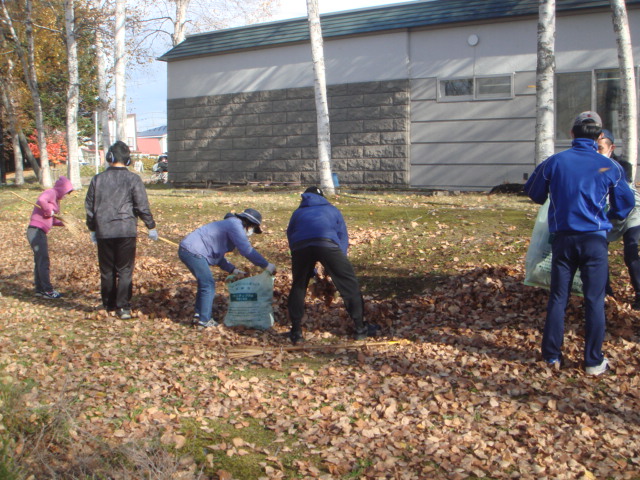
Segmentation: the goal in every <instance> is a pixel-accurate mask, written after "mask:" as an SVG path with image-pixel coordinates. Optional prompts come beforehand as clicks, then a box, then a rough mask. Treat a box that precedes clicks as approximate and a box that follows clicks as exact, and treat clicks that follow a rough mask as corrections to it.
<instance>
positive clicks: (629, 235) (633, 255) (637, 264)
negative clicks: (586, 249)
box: [598, 129, 640, 310]
mask: <svg viewBox="0 0 640 480" xmlns="http://www.w3.org/2000/svg"><path fill="white" fill-rule="evenodd" d="M615 148H616V146H615V138H614V136H613V133H611V131H609V130H606V129H603V130H602V137H601V138H600V139H599V140H598V152H600V153H601V154H602V155H604V156H605V157H607V158H611V159H612V160H615V161H616V162H618V163H619V164H620V165H621V166H622V169H623V170H624V172H625V177H626V181H627V182H628V183H629V186H630V187H631V189H632V190H633V193H634V195H635V205H636V206H634V208H633V210H631V213H630V214H629V215H628V216H627V218H625V219H624V220H615V219H612V221H611V223H612V225H613V228H612V229H611V230H610V231H609V233H608V234H607V240H608V241H609V242H615V241H616V240H619V239H620V237H622V242H623V245H624V250H623V252H624V254H623V255H624V256H623V258H624V264H625V265H626V266H627V270H628V272H629V277H630V279H631V286H632V287H633V291H634V293H635V297H634V302H633V304H632V308H633V309H634V310H640V256H639V255H638V245H639V243H640V193H638V190H637V189H636V188H635V186H634V184H633V179H632V178H631V175H632V173H631V172H632V171H633V169H632V166H631V164H630V163H629V162H627V161H625V160H622V159H621V158H620V157H618V156H617V155H616V154H615V153H614V152H615ZM607 293H608V294H610V295H613V291H612V290H611V286H610V285H609V283H608V282H607Z"/></svg>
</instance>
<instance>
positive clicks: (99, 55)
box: [92, 0, 111, 151]
mask: <svg viewBox="0 0 640 480" xmlns="http://www.w3.org/2000/svg"><path fill="white" fill-rule="evenodd" d="M101 3H102V2H101V0H92V7H93V10H94V15H95V16H96V18H98V17H99V16H100V12H102V10H103V6H102V4H101ZM95 47H96V77H97V82H98V97H99V100H98V123H99V124H100V131H101V136H102V148H103V149H104V150H105V151H106V149H107V148H109V144H110V143H111V137H110V134H109V92H108V89H107V74H108V71H109V68H108V67H107V59H106V54H105V42H104V33H103V31H102V28H101V25H96V29H95ZM99 145H100V140H99V139H97V138H96V148H98V147H99Z"/></svg>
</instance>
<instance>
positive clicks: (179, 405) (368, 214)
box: [0, 185, 621, 479]
mask: <svg viewBox="0 0 640 480" xmlns="http://www.w3.org/2000/svg"><path fill="white" fill-rule="evenodd" d="M11 188H15V189H16V190H17V191H20V193H21V194H23V196H26V197H28V198H33V199H35V198H36V197H37V195H38V193H39V192H40V189H39V187H37V186H34V185H28V186H25V187H20V188H17V187H9V188H7V189H0V205H2V206H1V207H0V215H1V216H2V218H3V219H4V220H12V221H15V219H20V220H21V221H22V220H24V222H23V223H26V218H27V217H28V212H29V211H30V209H29V207H27V206H25V205H24V204H23V202H21V201H19V200H17V199H16V198H15V197H13V196H12V195H11V194H9V193H8V192H7V191H6V190H8V189H11ZM300 191H302V189H301V188H298V189H293V190H292V189H277V190H267V189H249V188H237V187H228V188H225V189H220V190H176V189H173V188H172V187H171V186H170V185H149V186H148V188H147V192H148V196H149V199H150V203H151V206H152V211H153V213H154V216H155V218H156V220H157V222H158V230H159V232H160V235H162V236H164V237H166V238H169V239H171V240H173V241H176V242H177V241H179V240H180V239H181V238H182V237H183V236H184V235H186V234H188V233H189V232H191V231H192V230H193V229H195V228H197V227H199V226H201V225H203V224H204V223H207V222H209V221H214V220H218V219H221V218H222V217H223V216H224V214H225V213H226V212H229V211H233V210H235V211H241V210H243V209H244V208H247V207H253V208H257V209H258V210H260V212H261V213H262V215H263V217H264V219H265V226H266V228H265V234H264V235H256V236H254V237H252V239H251V240H252V244H253V245H254V247H255V248H256V249H257V250H258V251H260V252H261V253H262V254H263V255H264V256H265V257H266V258H267V259H269V260H271V261H274V263H276V264H277V265H278V266H279V267H280V268H281V269H288V268H290V256H289V251H288V246H287V243H286V234H285V232H286V227H287V223H288V220H289V217H290V215H291V213H292V212H293V210H294V209H295V208H296V207H297V205H298V203H299V199H300V197H299V193H300ZM83 201H84V192H79V194H77V195H76V196H74V197H72V198H69V199H65V200H64V201H63V202H64V203H63V209H64V212H65V213H68V214H71V215H74V216H75V217H77V218H79V219H81V218H83V215H84V214H83ZM331 201H332V202H333V203H334V204H335V205H336V206H337V207H339V208H340V209H341V211H342V213H343V215H344V217H345V220H346V223H347V226H348V227H349V231H350V234H351V241H352V245H351V247H350V252H349V256H350V259H351V261H352V262H353V264H354V267H355V269H356V273H357V275H358V278H359V280H360V282H361V286H362V289H363V291H364V293H365V294H366V295H367V296H372V297H374V298H377V299H384V300H392V301H397V302H401V301H402V300H403V299H407V298H409V297H411V296H413V295H416V294H422V293H423V292H429V291H430V290H433V289H435V288H436V287H438V286H440V285H442V284H443V282H444V281H445V280H446V279H447V278H448V277H452V276H458V275H460V272H461V271H464V270H465V269H470V268H473V267H475V266H479V265H482V264H485V263H487V264H500V265H516V264H519V263H522V261H523V257H524V255H525V253H526V248H527V243H528V242H527V239H528V237H529V236H530V233H531V228H532V226H533V221H534V218H535V213H536V211H537V207H536V206H535V205H533V204H532V203H531V202H530V201H528V200H527V199H525V198H523V197H518V196H510V195H495V196H489V195H485V194H477V193H474V194H461V195H447V196H429V195H426V194H425V192H420V191H412V192H392V193H386V192H377V193H372V192H366V191H354V192H343V193H342V194H341V195H339V196H337V197H335V198H333V199H331ZM141 230H143V231H144V228H142V229H141ZM140 243H143V242H140ZM27 248H28V246H27ZM150 250H151V249H148V250H146V251H145V252H144V253H145V254H146V255H147V256H149V257H151V256H155V257H154V258H160V259H161V260H162V262H161V264H171V265H179V260H178V259H177V256H176V255H175V251H174V250H173V249H171V248H169V247H167V246H166V245H158V246H154V247H153V251H152V252H153V253H149V252H150ZM54 255H55V253H54ZM229 257H230V259H232V260H233V261H237V262H239V263H240V265H242V264H243V263H242V262H244V261H243V259H242V258H240V257H238V256H237V255H234V254H231V255H229ZM612 260H613V265H614V268H617V269H619V268H620V265H621V255H617V256H612ZM244 263H245V264H246V262H244ZM4 276H5V274H4V273H3V277H4ZM94 288H95V287H94ZM156 290H157V289H154V288H150V289H149V292H148V293H144V294H143V293H138V295H141V296H144V295H148V294H149V293H153V292H155V291H156ZM94 300H95V299H94ZM49 308H50V310H49V311H50V312H53V307H49ZM62 315H66V312H61V313H58V312H53V313H51V318H52V321H51V324H52V325H53V327H52V328H54V330H52V331H50V332H43V331H36V332H33V333H30V335H33V336H32V337H29V339H28V341H29V342H31V343H36V342H42V343H43V344H45V345H46V342H47V341H48V340H49V339H50V338H51V337H55V336H56V335H58V333H59V332H58V331H56V330H55V328H56V327H55V325H56V322H55V320H56V319H58V318H59V317H60V316H62ZM87 315H89V314H87ZM73 322H75V323H73V324H71V323H69V325H73V329H71V328H60V330H61V331H62V334H61V335H59V336H57V337H56V338H58V339H64V341H65V342H66V343H67V345H72V347H73V348H76V349H82V344H83V343H86V342H87V341H91V342H92V343H93V344H94V345H97V347H94V348H100V347H99V346H100V344H101V341H100V340H99V338H100V337H99V335H105V334H104V333H101V332H100V329H101V328H108V325H104V324H99V327H98V328H96V324H92V323H91V321H90V320H88V319H87V318H85V317H83V316H82V314H80V315H78V317H77V318H76V317H74V318H73ZM120 328H121V331H118V332H117V336H118V339H120V340H121V341H122V344H121V345H120V346H119V350H118V351H117V354H120V355H121V357H120V356H119V357H114V358H112V356H111V354H110V355H109V356H108V357H105V358H102V357H101V358H99V359H97V360H96V361H94V362H93V363H92V362H91V361H88V362H87V364H88V365H89V366H90V367H91V368H95V369H96V370H99V372H96V375H97V374H99V375H101V377H100V378H101V379H102V380H100V381H104V382H108V381H109V376H110V375H119V374H122V375H125V374H126V367H127V366H128V364H129V361H131V360H136V358H135V357H137V356H138V355H139V352H145V351H146V350H147V348H146V346H145V345H144V342H145V341H149V342H153V341H154V337H153V331H152V330H149V332H147V334H148V336H145V334H144V333H143V334H140V333H139V332H135V337H136V338H135V339H134V338H132V337H133V335H134V332H132V331H131V329H130V327H129V326H127V325H125V326H122V327H120ZM94 329H95V330H94ZM111 332H112V331H111ZM109 334H113V333H109ZM93 335H95V336H96V339H94V338H93ZM168 335H169V334H167V335H165V336H163V337H162V338H165V339H166V338H167V336H168ZM176 335H182V336H181V337H176V341H177V342H179V341H183V340H184V342H185V343H187V342H193V343H194V344H195V345H196V346H197V345H198V341H197V340H194V339H196V338H197V339H199V338H200V336H196V335H192V334H190V333H189V335H190V336H189V337H187V336H186V334H184V333H183V332H182V331H179V332H178V333H176ZM18 339H19V341H20V342H25V343H26V342H27V339H26V338H19V337H16V338H15V339H14V340H15V342H16V343H17V342H18ZM319 341H322V340H319ZM181 347H182V344H181V343H177V344H176V345H175V346H171V347H168V348H167V350H166V352H167V353H166V358H164V359H162V360H163V361H164V362H166V363H167V364H168V365H170V366H172V367H173V371H170V370H169V368H167V371H166V372H164V375H166V376H171V375H176V376H175V377H173V378H172V383H175V384H177V385H181V386H182V385H183V384H185V383H186V382H183V380H184V378H183V377H179V374H180V373H182V372H184V370H183V369H184V368H185V367H188V366H189V362H190V361H192V360H194V359H195V360H197V361H202V362H205V363H206V362H207V361H209V357H203V356H201V357H197V356H196V354H193V356H190V355H191V354H189V355H187V354H184V355H183V354H182V352H181ZM219 347H220V348H224V345H220V346H219ZM55 348H58V349H60V350H61V351H63V349H64V348H65V346H64V345H63V346H60V347H58V346H56V347H55ZM206 348H207V349H210V348H213V349H215V348H218V345H217V344H216V345H214V346H213V347H212V346H210V345H206ZM89 355H90V351H89V353H87V354H85V355H84V357H88V356H89ZM113 355H116V353H114V354H113ZM353 358H355V355H354V356H353V357H349V358H348V359H344V356H334V355H329V354H316V355H313V356H304V357H301V358H295V359H285V360H284V361H282V362H280V363H279V364H278V365H277V368H274V366H273V365H271V364H262V363H260V362H261V359H259V358H258V359H256V363H251V364H249V365H248V366H247V365H245V366H244V367H242V368H235V367H234V366H232V365H225V372H224V373H225V377H226V378H228V379H231V380H240V381H248V380H249V379H252V378H254V377H256V378H257V379H258V382H260V383H269V382H271V383H278V382H286V381H287V379H289V377H291V376H293V375H292V374H295V373H299V372H303V373H306V372H310V373H311V374H318V375H322V374H323V372H322V370H323V369H324V368H325V367H327V365H328V364H333V365H337V367H338V368H342V367H343V365H342V364H340V362H344V363H345V364H347V363H350V362H351V363H354V364H355V363H356V362H355V361H354V360H353ZM153 360H154V359H149V361H153ZM37 361H38V359H37V357H34V358H31V357H28V358H27V359H18V360H16V363H18V364H21V365H23V366H25V371H28V372H32V371H33V366H32V365H34V364H36V362H37ZM78 361H79V362H80V364H82V361H84V360H82V359H81V360H78ZM82 365H83V366H84V367H86V365H84V364H82ZM26 367H29V368H26ZM74 368H76V367H75V366H74ZM189 375H192V377H198V376H200V375H202V374H201V373H192V374H191V373H188V371H187V373H185V376H186V377H189ZM0 378H9V377H8V376H6V375H4V374H0ZM314 379H315V377H314ZM188 380H189V382H190V383H193V381H192V378H188ZM98 381H99V380H95V382H96V383H97V382H98ZM155 381H156V379H155V378H152V379H148V378H132V379H130V380H129V384H127V385H126V386H124V387H122V389H121V390H119V395H122V396H123V397H127V398H131V399H134V400H136V399H137V397H141V395H142V394H149V391H150V390H151V389H152V388H153V385H154V383H153V382H155ZM479 381H480V380H479ZM575 381H576V380H574V379H570V378H569V379H567V382H568V383H570V382H575ZM92 382H93V378H92ZM202 383H203V384H206V385H207V386H208V387H209V389H207V390H203V391H200V392H189V394H190V395H192V396H194V397H195V400H193V406H194V408H193V410H198V411H201V410H203V409H204V408H205V406H204V405H203V403H204V402H205V401H206V400H211V399H215V400H216V401H220V402H223V401H224V400H225V398H224V394H222V393H220V391H216V390H215V389H214V388H212V387H213V386H215V387H217V386H219V383H221V380H220V379H219V378H218V377H217V376H216V374H215V372H211V373H210V375H209V376H206V375H203V378H202ZM297 383H298V380H297V379H295V378H294V379H293V380H292V381H291V385H292V386H294V387H295V386H297ZM474 385H475V384H474ZM36 386H37V380H35V379H30V378H28V377H27V378H25V379H24V380H21V381H20V382H18V381H15V380H12V381H11V382H8V381H7V382H5V381H4V380H3V381H1V382H0V415H2V426H3V427H4V429H3V430H2V431H0V438H1V439H2V448H1V449H0V478H2V479H4V478H7V479H14V478H15V479H22V478H23V466H25V465H28V463H27V462H25V459H24V458H23V456H20V455H17V454H16V453H15V447H16V442H17V440H18V439H20V438H36V439H37V438H44V437H43V436H45V437H46V438H47V439H52V441H53V440H55V441H56V442H58V443H59V444H62V445H64V444H65V442H66V441H68V435H69V434H68V431H69V429H70V428H71V425H70V423H69V422H68V414H67V413H66V412H68V411H71V410H72V409H75V408H81V406H82V405H81V404H82V403H83V402H82V401H80V400H76V401H74V402H70V401H69V402H67V404H66V405H58V409H57V411H55V410H54V406H55V404H54V405H50V406H48V407H47V406H45V407H42V406H38V407H31V406H29V405H27V404H26V403H25V402H23V401H22V400H21V399H23V398H24V396H25V395H28V394H29V393H30V392H31V391H32V390H33V389H34V387H36ZM80 386H81V387H83V388H84V387H86V388H92V386H91V385H85V384H80ZM188 388H189V387H188V386H185V390H188ZM467 389H468V390H469V391H470V392H472V393H477V391H478V389H477V388H476V387H475V386H469V387H467ZM594 390H595V391H597V392H598V393H600V392H602V394H605V393H607V392H606V388H605V387H604V386H603V387H600V386H598V385H596V386H595V387H594ZM284 392H285V393H284V394H283V395H289V390H285V391H284ZM91 395H95V396H98V395H106V394H104V393H103V392H101V391H97V392H92V393H87V396H88V397H89V396H91ZM162 395H163V399H164V401H163V403H162V404H158V407H159V408H161V409H163V411H164V412H166V413H167V414H174V413H175V412H181V411H184V410H185V409H187V408H189V405H188V404H187V402H186V400H185V398H183V396H181V395H179V394H177V393H175V392H165V393H163V394H162ZM141 398H146V397H141ZM264 398H265V399H268V401H269V402H273V403H274V405H275V402H278V399H279V397H278V395H271V394H270V393H267V394H265V395H264ZM112 399H113V397H110V398H105V399H103V400H100V401H99V402H98V404H99V405H100V409H101V411H100V412H98V411H97V409H96V408H95V406H94V409H93V410H86V411H85V412H84V414H85V416H86V417H91V418H93V415H92V412H93V413H96V415H95V418H96V419H97V420H100V419H102V418H104V417H106V416H107V415H114V416H115V415H118V414H120V415H121V416H120V418H109V419H108V420H105V422H106V423H108V422H110V424H112V425H114V426H117V427H118V428H119V427H121V426H122V424H123V423H124V422H125V421H129V422H130V421H133V420H134V419H135V418H136V417H137V416H138V415H140V414H141V413H143V412H144V410H145V409H146V408H148V407H149V406H152V405H153V404H152V403H151V402H149V403H146V400H140V401H139V403H135V402H134V401H133V400H132V403H131V405H127V406H126V408H122V409H121V411H120V412H118V411H117V409H116V408H115V407H114V406H113V405H111V404H109V403H108V402H110V401H111V400H112ZM340 401H341V402H344V403H340V402H338V403H336V404H334V410H335V411H345V410H347V409H348V408H349V404H348V400H344V401H343V400H340ZM324 405H325V404H323V403H320V402H318V403H317V405H313V406H311V407H310V410H311V411H314V409H317V408H321V407H323V406H324ZM327 405H328V404H327ZM399 408H402V407H401V406H400V407H399ZM122 412H124V413H122ZM97 413H100V415H98V414H97ZM241 413H242V412H237V411H233V412H231V413H229V414H227V415H226V416H220V417H212V418H208V419H204V418H202V416H203V414H202V413H198V414H193V415H192V416H191V417H189V418H187V417H185V419H183V420H182V421H181V423H180V431H179V433H180V434H181V435H184V436H185V437H186V443H185V445H184V446H183V447H182V448H180V449H175V448H174V447H172V446H171V445H170V444H166V443H164V444H163V443H162V442H161V441H160V436H161V434H162V432H161V431H158V432H157V436H155V437H151V438H148V439H145V441H144V442H140V443H139V444H137V443H135V442H129V443H127V444H126V445H121V446H114V445H113V444H108V443H107V442H106V441H105V442H102V441H103V440H104V439H100V440H97V439H95V438H89V437H88V438H89V440H87V441H88V442H89V441H90V442H93V443H94V444H96V445H97V447H96V448H95V449H94V450H95V451H96V452H99V453H100V454H101V455H98V456H99V457H102V458H103V460H100V459H98V458H87V459H86V460H85V463H84V464H83V465H84V466H83V467H82V469H80V470H77V471H76V472H67V477H66V478H109V475H110V471H109V469H110V468H112V469H116V470H118V471H125V472H128V473H129V474H130V475H132V476H130V478H136V474H140V473H141V472H151V473H148V477H149V478H169V476H168V475H169V473H171V472H173V473H175V472H178V471H183V470H184V469H185V465H186V466H190V465H191V463H190V462H193V465H194V466H193V468H192V471H193V478H198V477H207V478H216V477H215V475H216V474H217V472H218V470H225V471H228V472H230V473H231V474H232V476H233V478H238V479H254V478H258V477H260V476H264V474H265V469H264V464H267V465H269V464H273V462H274V460H273V458H274V457H276V458H277V461H278V462H279V463H280V464H281V465H282V469H283V471H284V472H285V473H286V475H287V478H298V477H299V476H300V474H299V472H298V467H297V463H296V462H298V461H302V460H304V461H305V462H309V463H310V464H312V465H314V466H315V467H316V468H318V469H319V470H320V471H321V472H322V473H323V474H327V469H326V467H325V466H323V464H322V462H321V459H320V457H319V456H317V455H315V454H314V453H313V451H311V450H309V449H308V448H307V447H305V446H302V445H301V444H300V443H299V442H298V438H297V435H296V432H293V433H289V432H279V433H277V432H276V431H274V430H273V429H270V428H267V426H265V422H263V421H261V419H254V418H246V417H244V416H243V417H242V418H240V417H239V415H240V414H241ZM472 415H473V417H474V419H475V421H476V422H477V423H485V412H484V411H483V410H481V409H479V408H477V409H476V410H474V411H473V412H472ZM442 418H443V419H446V417H442ZM452 418H453V417H452ZM240 420H241V421H243V422H246V425H245V426H243V428H236V427H235V426H234V424H232V423H231V422H232V421H233V422H238V421H240ZM234 438H241V439H242V440H243V442H244V444H246V446H244V447H237V448H235V452H233V454H232V455H229V454H228V452H229V451H231V450H233V448H234V447H233V439H234ZM223 445H224V447H223ZM240 449H245V450H246V451H247V453H246V454H242V455H240V454H238V451H239V450H240ZM371 464H372V460H371V459H369V458H366V457H365V458H361V459H358V460H357V461H354V466H353V468H352V470H351V471H350V472H347V473H344V474H342V478H361V477H362V476H363V475H365V472H366V471H367V469H368V468H369V467H371ZM434 467H435V468H437V466H436V465H435V464H434ZM189 468H191V467H189ZM158 470H163V471H164V472H165V474H167V476H165V477H161V476H159V475H157V476H156V477H152V473H153V472H156V471H158ZM83 475H84V476H83Z"/></svg>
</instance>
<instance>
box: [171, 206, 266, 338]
mask: <svg viewBox="0 0 640 480" xmlns="http://www.w3.org/2000/svg"><path fill="white" fill-rule="evenodd" d="M261 224H262V215H260V212H258V211H257V210H254V209H253V208H247V209H246V210H245V211H244V212H241V213H236V214H232V213H228V214H227V215H226V216H225V217H224V220H220V221H218V222H211V223H207V224H206V225H203V226H202V227H200V228H198V229H196V230H194V231H193V232H191V233H190V234H189V235H187V236H186V237H185V238H184V239H183V240H182V241H181V242H180V246H179V248H178V257H179V258H180V260H182V263H184V264H185V265H186V266H187V268H188V269H189V271H190V272H191V273H192V274H193V276H194V277H196V280H197V281H198V291H197V293H196V307H195V314H194V317H193V321H192V323H193V325H195V326H199V327H204V328H206V327H217V326H218V322H217V321H216V320H215V319H214V318H212V317H211V310H212V308H213V300H214V298H215V294H216V282H215V280H214V278H213V275H212V274H211V269H210V268H209V266H210V265H217V266H219V267H220V268H221V269H222V270H225V271H226V272H229V273H233V274H234V275H237V276H244V275H245V272H243V271H241V270H238V269H237V268H236V267H235V266H234V265H233V264H232V263H230V262H229V261H228V260H227V259H226V258H225V257H224V256H225V254H227V253H229V252H232V251H233V250H235V249H236V248H237V249H238V253H239V254H240V255H242V256H243V257H245V258H246V259H247V260H249V261H250V262H251V263H253V264H254V265H256V266H258V267H262V268H264V269H265V270H267V271H269V273H271V274H273V273H274V272H275V271H276V266H275V265H274V264H273V263H269V262H268V261H267V260H265V258H264V257H263V256H262V255H260V253H259V252H258V251H257V250H256V249H255V248H253V247H252V246H251V244H250V243H249V237H250V236H251V235H252V234H253V233H262V229H261V227H260V225H261Z"/></svg>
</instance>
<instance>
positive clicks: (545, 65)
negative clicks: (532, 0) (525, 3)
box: [535, 0, 556, 165]
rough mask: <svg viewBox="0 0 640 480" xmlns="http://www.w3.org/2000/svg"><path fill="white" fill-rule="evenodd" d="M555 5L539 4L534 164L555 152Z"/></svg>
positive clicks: (550, 1)
mask: <svg viewBox="0 0 640 480" xmlns="http://www.w3.org/2000/svg"><path fill="white" fill-rule="evenodd" d="M555 39H556V2H555V0H539V16H538V64H537V67H536V148H535V164H536V165H538V164H540V163H541V162H543V161H544V160H545V159H546V158H548V157H550V156H551V155H553V153H554V150H555V127H554V125H555V118H554V115H555V105H554V93H553V83H554V82H553V80H554V75H555V70H556V57H555Z"/></svg>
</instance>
